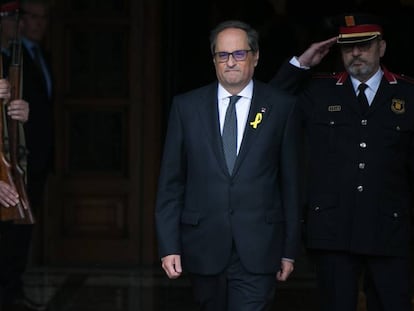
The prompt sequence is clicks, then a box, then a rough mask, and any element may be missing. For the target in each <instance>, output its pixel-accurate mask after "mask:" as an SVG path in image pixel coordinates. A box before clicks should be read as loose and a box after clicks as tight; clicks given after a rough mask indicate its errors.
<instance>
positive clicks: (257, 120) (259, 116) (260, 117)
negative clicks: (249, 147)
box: [250, 112, 263, 129]
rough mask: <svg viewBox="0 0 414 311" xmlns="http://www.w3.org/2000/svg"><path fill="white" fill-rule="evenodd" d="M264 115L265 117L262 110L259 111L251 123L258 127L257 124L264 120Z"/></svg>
mask: <svg viewBox="0 0 414 311" xmlns="http://www.w3.org/2000/svg"><path fill="white" fill-rule="evenodd" d="M262 117H263V114H262V113H261V112H258V113H257V114H256V118H254V121H252V122H250V125H251V126H252V127H253V128H254V129H256V128H257V125H258V124H259V123H260V122H262Z"/></svg>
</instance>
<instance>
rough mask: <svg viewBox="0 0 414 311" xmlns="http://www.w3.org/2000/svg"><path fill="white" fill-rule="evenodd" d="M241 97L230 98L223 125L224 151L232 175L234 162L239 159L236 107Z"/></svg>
mask: <svg viewBox="0 0 414 311" xmlns="http://www.w3.org/2000/svg"><path fill="white" fill-rule="evenodd" d="M240 97H241V96H237V95H233V96H230V102H229V105H228V107H227V111H226V117H225V119H224V125H223V134H222V140H223V149H224V156H225V158H226V163H227V169H228V170H229V173H230V175H231V173H232V172H233V166H234V162H236V157H237V115H236V106H235V105H236V102H237V101H238V100H239V99H240Z"/></svg>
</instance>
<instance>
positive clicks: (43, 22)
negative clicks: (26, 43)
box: [21, 3, 49, 42]
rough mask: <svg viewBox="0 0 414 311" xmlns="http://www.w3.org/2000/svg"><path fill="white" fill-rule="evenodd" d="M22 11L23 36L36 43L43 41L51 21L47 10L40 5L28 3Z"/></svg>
mask: <svg viewBox="0 0 414 311" xmlns="http://www.w3.org/2000/svg"><path fill="white" fill-rule="evenodd" d="M22 9H23V14H22V16H21V32H22V35H23V36H25V37H26V38H28V39H29V40H32V41H35V42H40V41H42V40H43V37H44V35H45V33H46V28H47V24H48V19H49V16H48V11H47V8H46V7H45V6H44V5H42V4H39V3H27V4H25V5H24V6H23V7H22Z"/></svg>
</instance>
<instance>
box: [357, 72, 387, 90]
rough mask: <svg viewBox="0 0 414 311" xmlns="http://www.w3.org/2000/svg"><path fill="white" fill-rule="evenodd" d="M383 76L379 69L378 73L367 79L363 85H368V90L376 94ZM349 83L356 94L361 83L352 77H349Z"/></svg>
mask: <svg viewBox="0 0 414 311" xmlns="http://www.w3.org/2000/svg"><path fill="white" fill-rule="evenodd" d="M383 74H384V72H383V71H382V69H381V68H379V69H378V71H377V72H376V73H375V74H374V75H373V76H372V77H371V78H369V80H368V81H366V82H365V84H366V85H368V88H369V89H371V90H372V91H374V92H376V91H377V90H378V87H379V85H380V83H381V79H382V76H383ZM351 81H352V85H353V87H354V90H355V92H357V90H358V86H359V85H360V84H361V81H359V80H357V79H355V78H354V77H352V76H351Z"/></svg>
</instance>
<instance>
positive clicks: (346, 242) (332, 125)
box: [272, 63, 414, 256]
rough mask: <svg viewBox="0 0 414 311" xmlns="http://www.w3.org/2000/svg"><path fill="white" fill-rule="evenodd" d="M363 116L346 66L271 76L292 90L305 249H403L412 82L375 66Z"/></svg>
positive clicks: (411, 151) (411, 160) (413, 146)
mask: <svg viewBox="0 0 414 311" xmlns="http://www.w3.org/2000/svg"><path fill="white" fill-rule="evenodd" d="M382 69H383V71H384V76H383V78H382V81H381V84H380V87H379V89H378V91H377V94H376V96H375V98H374V101H373V103H372V105H371V107H370V108H369V110H368V112H367V113H366V114H365V115H363V114H362V113H361V111H360V109H359V106H358V103H357V99H356V95H355V91H354V89H353V87H352V83H351V80H350V78H349V76H348V74H347V73H345V72H342V73H339V74H329V75H314V76H313V77H312V78H311V79H307V81H308V82H307V83H306V84H304V83H303V81H304V80H303V78H304V75H305V74H306V73H304V72H305V71H304V70H301V69H298V68H296V67H294V66H292V65H290V64H288V63H287V64H285V65H283V66H282V68H281V70H280V71H279V73H278V74H277V76H276V77H275V78H274V80H273V81H272V83H275V84H277V85H278V86H282V87H283V88H284V89H286V90H290V91H292V92H294V91H295V88H298V89H301V92H300V96H299V98H300V100H299V102H298V106H297V107H298V109H299V111H300V112H299V113H300V114H301V118H302V125H303V128H304V129H305V135H306V143H307V147H308V148H307V156H308V168H309V169H308V180H307V185H308V186H307V189H308V190H307V198H306V201H307V210H306V215H307V217H306V229H307V230H306V233H307V234H306V241H307V245H308V247H310V248H315V249H329V250H340V251H351V252H355V253H361V254H369V255H396V256H397V255H398V256H399V255H405V254H407V253H408V251H409V240H410V232H409V230H410V210H411V208H412V189H413V187H412V186H413V166H414V157H413V156H414V84H413V83H412V82H411V81H409V80H408V79H406V78H404V77H403V76H399V75H396V74H394V73H391V72H389V71H388V70H387V69H386V68H382Z"/></svg>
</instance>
